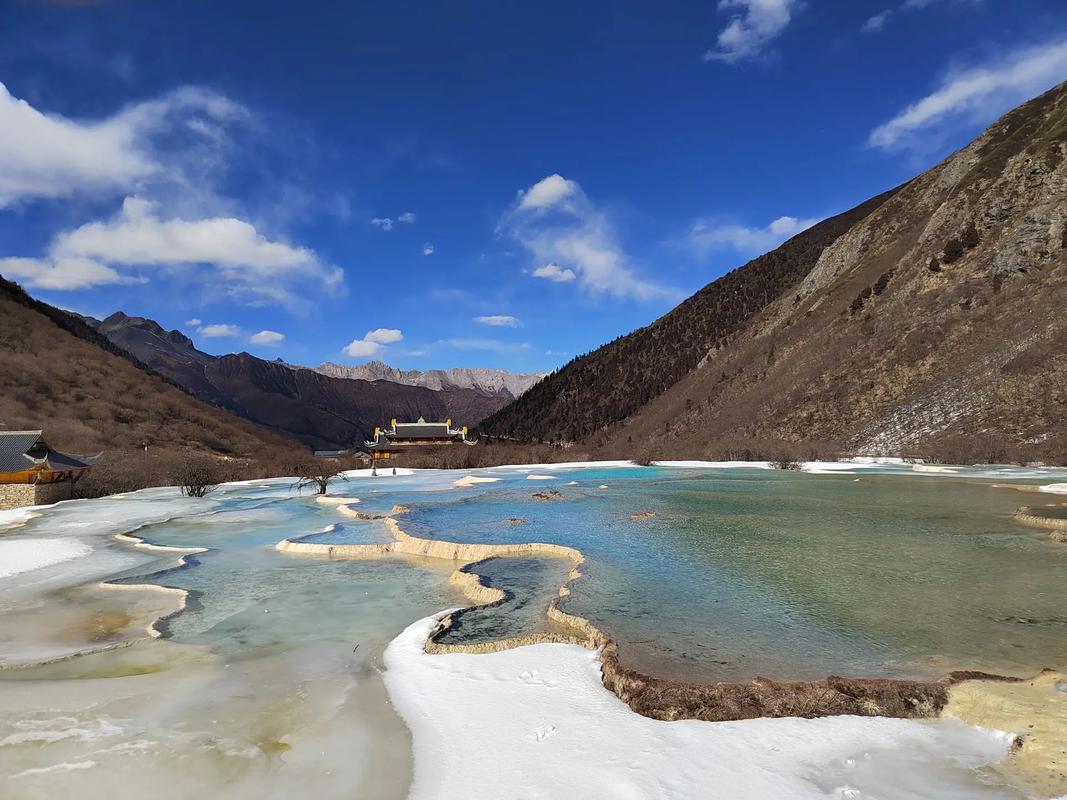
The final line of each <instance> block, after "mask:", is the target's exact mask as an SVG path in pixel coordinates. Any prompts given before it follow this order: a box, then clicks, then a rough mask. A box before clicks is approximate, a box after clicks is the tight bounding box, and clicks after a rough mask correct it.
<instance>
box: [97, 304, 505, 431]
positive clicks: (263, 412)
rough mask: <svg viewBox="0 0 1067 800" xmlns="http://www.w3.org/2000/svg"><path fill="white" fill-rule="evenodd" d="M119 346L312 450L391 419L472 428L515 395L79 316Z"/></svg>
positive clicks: (118, 316)
mask: <svg viewBox="0 0 1067 800" xmlns="http://www.w3.org/2000/svg"><path fill="white" fill-rule="evenodd" d="M82 319H83V321H85V322H86V323H87V324H88V325H90V326H91V327H93V328H94V329H95V330H96V331H97V332H99V333H100V334H103V335H104V336H105V337H107V339H108V340H109V341H110V342H112V343H113V344H114V345H116V346H118V347H120V348H122V349H123V350H125V351H127V352H129V353H130V354H132V355H133V356H134V357H135V358H136V359H137V360H138V361H139V362H141V363H143V364H144V365H146V366H148V367H150V368H151V369H153V370H155V371H157V372H159V373H161V374H162V375H165V376H166V377H168V378H169V379H171V380H173V381H174V382H175V383H176V384H178V385H179V386H182V387H184V388H185V389H187V390H188V391H190V392H192V393H193V394H194V395H196V396H197V397H198V398H200V399H202V400H204V401H206V402H208V403H211V404H213V405H216V406H219V407H221V408H224V409H226V410H228V411H231V412H233V413H235V414H237V415H238V416H241V417H244V418H245V419H247V420H250V421H252V422H255V423H257V424H259V425H262V426H264V427H266V428H269V429H271V430H274V431H277V432H279V433H284V434H287V435H290V436H293V437H296V438H297V439H299V440H300V441H302V442H305V443H306V444H308V445H310V446H311V447H313V448H315V449H335V448H348V447H352V446H354V445H360V444H362V442H363V441H364V440H365V439H366V438H367V437H368V436H370V434H371V432H372V431H373V430H374V428H375V426H377V425H382V424H387V423H388V422H389V420H390V419H392V418H393V417H396V418H397V419H418V418H419V417H420V416H421V417H426V419H447V418H451V419H453V420H454V421H455V422H456V424H465V425H472V426H473V425H475V424H477V423H478V422H479V421H481V420H482V419H483V418H485V416H487V415H488V414H490V413H492V412H493V411H495V410H497V409H499V408H501V407H502V406H504V405H505V404H507V403H508V402H509V401H510V400H511V399H512V395H510V394H508V393H507V392H505V391H496V392H489V391H486V390H483V389H479V388H472V387H465V386H458V385H442V386H441V388H439V389H436V390H435V389H432V388H428V387H426V386H421V385H409V384H407V383H399V382H391V381H388V380H365V379H360V378H354V377H353V378H348V377H343V376H341V377H338V376H331V375H327V374H322V373H320V372H317V371H315V370H311V369H305V368H302V367H295V366H292V365H289V364H285V363H283V362H280V361H265V360H263V359H261V358H256V357H255V356H253V355H250V354H248V353H237V354H230V355H224V356H213V355H209V354H208V353H204V352H202V351H200V350H197V349H196V347H195V346H194V345H193V342H192V340H191V339H189V338H188V337H187V336H185V335H184V334H183V333H181V331H178V330H173V331H166V330H164V329H163V328H162V327H161V326H160V325H159V324H158V323H156V322H155V321H153V320H150V319H145V318H143V317H131V316H127V315H126V314H123V313H122V312H116V313H115V314H112V315H111V316H109V317H108V318H107V319H105V320H102V321H98V320H94V319H92V318H82Z"/></svg>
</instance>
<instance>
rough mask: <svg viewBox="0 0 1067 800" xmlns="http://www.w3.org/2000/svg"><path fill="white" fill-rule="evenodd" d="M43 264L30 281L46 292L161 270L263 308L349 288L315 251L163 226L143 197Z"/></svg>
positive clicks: (81, 231) (57, 245) (232, 226)
mask: <svg viewBox="0 0 1067 800" xmlns="http://www.w3.org/2000/svg"><path fill="white" fill-rule="evenodd" d="M15 260H16V261H17V260H19V259H15ZM7 261H12V259H7ZM21 261H27V260H26V259H21ZM38 263H40V264H42V267H41V268H38V270H37V273H36V274H29V275H27V277H30V279H31V282H32V283H31V285H34V286H37V287H40V288H55V286H56V285H57V284H62V283H65V284H68V285H67V286H66V288H87V287H89V286H99V285H103V284H109V283H123V282H131V281H138V280H143V278H137V277H132V276H129V275H127V274H123V273H119V272H118V271H117V270H116V269H115V268H114V267H116V266H122V267H142V268H144V267H155V268H159V269H164V270H168V271H169V272H170V273H171V274H173V275H175V276H177V277H181V278H185V279H198V280H200V281H202V282H204V283H206V284H208V285H209V286H210V287H211V288H212V289H220V290H222V291H224V292H225V293H227V294H229V295H231V296H233V297H236V298H239V299H244V300H247V301H249V302H252V303H258V304H262V303H279V304H282V305H297V304H299V300H298V295H299V294H301V293H303V292H304V291H306V290H307V288H308V286H313V287H317V288H319V289H320V290H323V291H325V290H336V289H338V288H341V287H343V285H344V273H343V272H342V271H341V270H340V269H338V268H336V267H331V266H329V265H326V264H323V263H322V262H321V261H320V260H319V259H318V258H317V256H316V255H315V253H314V252H313V251H312V250H309V249H307V248H303V247H296V246H293V245H290V244H286V243H284V242H278V241H272V240H270V239H267V238H266V237H265V236H263V235H262V234H261V233H259V231H257V230H256V228H255V227H254V226H252V225H251V224H249V223H248V222H245V221H243V220H240V219H235V218H232V217H213V218H207V219H196V220H184V219H176V218H174V219H162V218H161V217H160V216H159V215H158V213H157V207H156V206H155V204H153V203H151V202H149V201H146V200H143V199H140V198H136V197H128V198H126V200H125V202H124V203H123V204H122V210H121V211H120V212H119V213H118V214H117V215H116V216H115V217H113V218H112V219H110V220H108V221H106V222H92V223H89V224H86V225H82V226H81V227H80V228H75V229H74V230H72V231H67V232H65V233H61V234H59V235H58V236H57V237H56V238H55V239H54V240H53V241H52V244H51V245H50V247H49V250H48V255H47V258H45V259H42V260H41V261H40V262H38ZM13 271H14V270H12V272H13Z"/></svg>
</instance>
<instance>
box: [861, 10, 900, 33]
mask: <svg viewBox="0 0 1067 800" xmlns="http://www.w3.org/2000/svg"><path fill="white" fill-rule="evenodd" d="M892 15H893V10H892V9H891V8H887V9H886V10H885V11H882V12H879V13H878V14H875V15H874V16H871V17H868V18H867V21H866V22H864V23H863V27H862V28H860V31H861V32H862V33H877V32H878V31H880V30H882V29H883V28H884V27H885V23H886V21H887V20H888V19H889V18H890V17H891V16H892Z"/></svg>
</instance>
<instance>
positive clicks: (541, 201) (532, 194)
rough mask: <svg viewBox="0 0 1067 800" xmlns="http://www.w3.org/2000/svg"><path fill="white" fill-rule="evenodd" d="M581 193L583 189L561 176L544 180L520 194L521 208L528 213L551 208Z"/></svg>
mask: <svg viewBox="0 0 1067 800" xmlns="http://www.w3.org/2000/svg"><path fill="white" fill-rule="evenodd" d="M579 192H581V187H579V186H578V184H577V183H575V182H574V181H569V180H567V179H566V178H564V177H563V176H562V175H559V174H552V175H549V176H548V177H547V178H542V179H541V180H539V181H538V182H537V183H535V184H534V185H533V186H531V187H530V188H529V189H527V190H525V191H520V192H519V208H521V209H524V210H526V211H529V210H532V209H540V208H551V207H552V206H555V205H557V204H559V203H560V202H562V201H563V200H566V199H567V198H569V197H572V196H574V195H575V194H577V193H579Z"/></svg>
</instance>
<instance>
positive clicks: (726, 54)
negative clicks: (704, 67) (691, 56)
mask: <svg viewBox="0 0 1067 800" xmlns="http://www.w3.org/2000/svg"><path fill="white" fill-rule="evenodd" d="M797 6H798V0H719V11H732V12H734V15H733V16H732V17H731V18H730V22H729V23H728V24H727V26H726V27H725V28H723V29H722V31H721V32H720V33H719V36H718V39H717V40H716V46H715V47H714V48H713V49H711V50H708V51H707V52H706V53H704V60H705V61H724V62H726V63H727V64H736V63H737V62H739V61H743V60H745V59H747V58H753V57H755V56H757V55H759V53H760V51H762V50H763V48H764V47H765V46H766V45H767V44H769V43H770V42H771V41H772V40H773V39H775V38H776V37H777V36H778V35H779V34H780V33H781V32H782V31H784V30H785V29H786V26H788V25H789V21H790V19H791V18H792V16H793V11H795V10H796V9H797Z"/></svg>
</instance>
